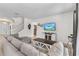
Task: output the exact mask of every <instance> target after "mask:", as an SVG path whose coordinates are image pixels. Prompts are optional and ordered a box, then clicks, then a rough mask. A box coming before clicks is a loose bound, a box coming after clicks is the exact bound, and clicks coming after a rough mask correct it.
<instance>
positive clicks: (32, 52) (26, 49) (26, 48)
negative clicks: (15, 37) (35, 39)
mask: <svg viewBox="0 0 79 59" xmlns="http://www.w3.org/2000/svg"><path fill="white" fill-rule="evenodd" d="M21 52H23V53H24V54H26V55H28V56H39V55H41V56H45V55H46V54H44V53H41V52H39V51H38V50H37V49H35V48H34V47H33V46H31V45H30V44H25V43H23V45H22V46H21Z"/></svg>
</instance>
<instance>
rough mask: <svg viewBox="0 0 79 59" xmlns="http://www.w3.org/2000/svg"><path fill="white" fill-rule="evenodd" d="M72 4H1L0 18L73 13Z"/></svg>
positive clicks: (73, 7) (73, 6)
mask: <svg viewBox="0 0 79 59" xmlns="http://www.w3.org/2000/svg"><path fill="white" fill-rule="evenodd" d="M74 9H75V4H72V3H0V17H16V16H24V17H27V18H32V19H35V18H42V17H47V16H51V15H56V14H60V13H65V12H69V11H73V10H74Z"/></svg>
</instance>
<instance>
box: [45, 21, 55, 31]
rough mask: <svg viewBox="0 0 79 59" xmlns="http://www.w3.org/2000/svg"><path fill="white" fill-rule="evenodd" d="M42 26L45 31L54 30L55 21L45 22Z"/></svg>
mask: <svg viewBox="0 0 79 59" xmlns="http://www.w3.org/2000/svg"><path fill="white" fill-rule="evenodd" d="M43 28H44V30H45V31H55V30H56V23H54V22H52V23H45V24H43Z"/></svg>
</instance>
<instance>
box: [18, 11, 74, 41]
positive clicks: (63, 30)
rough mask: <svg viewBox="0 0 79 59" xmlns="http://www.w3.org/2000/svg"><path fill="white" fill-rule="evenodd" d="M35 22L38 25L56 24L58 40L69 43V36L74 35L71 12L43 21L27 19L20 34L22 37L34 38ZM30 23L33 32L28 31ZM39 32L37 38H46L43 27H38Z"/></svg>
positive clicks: (43, 19)
mask: <svg viewBox="0 0 79 59" xmlns="http://www.w3.org/2000/svg"><path fill="white" fill-rule="evenodd" d="M33 20H34V22H37V23H46V22H56V25H57V30H56V31H57V40H60V41H62V42H67V41H68V35H69V34H72V32H73V14H72V12H69V13H64V14H59V15H56V16H49V17H46V18H41V19H27V18H25V21H24V23H25V24H24V25H25V26H24V30H23V31H21V32H20V33H19V36H20V37H22V36H28V37H32V36H33V24H32V23H33ZM29 23H31V24H32V28H31V30H28V28H27V25H28V24H29ZM37 30H38V31H37V37H41V38H44V33H43V29H42V28H41V27H38V28H37Z"/></svg>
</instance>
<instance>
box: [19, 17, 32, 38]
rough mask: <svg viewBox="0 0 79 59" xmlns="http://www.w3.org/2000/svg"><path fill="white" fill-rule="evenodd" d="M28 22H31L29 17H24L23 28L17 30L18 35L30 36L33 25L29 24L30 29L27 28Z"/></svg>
mask: <svg viewBox="0 0 79 59" xmlns="http://www.w3.org/2000/svg"><path fill="white" fill-rule="evenodd" d="M28 24H32V22H31V20H30V19H27V18H25V19H24V29H23V30H22V31H21V32H19V37H25V36H27V37H32V32H33V26H32V25H31V29H30V30H29V29H28Z"/></svg>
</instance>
